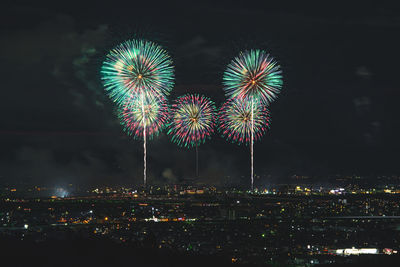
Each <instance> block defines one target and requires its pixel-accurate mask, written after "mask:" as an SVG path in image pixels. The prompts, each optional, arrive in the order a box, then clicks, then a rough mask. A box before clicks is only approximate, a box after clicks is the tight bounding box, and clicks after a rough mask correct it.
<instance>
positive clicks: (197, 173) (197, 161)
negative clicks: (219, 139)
mask: <svg viewBox="0 0 400 267" xmlns="http://www.w3.org/2000/svg"><path fill="white" fill-rule="evenodd" d="M196 177H199V149H198V145H197V144H196Z"/></svg>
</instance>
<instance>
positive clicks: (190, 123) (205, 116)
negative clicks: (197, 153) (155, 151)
mask: <svg viewBox="0 0 400 267" xmlns="http://www.w3.org/2000/svg"><path fill="white" fill-rule="evenodd" d="M215 110H216V109H215V104H214V102H212V101H211V100H210V99H208V98H207V97H204V96H200V95H191V94H187V95H184V96H181V97H179V98H178V99H177V100H176V101H175V103H174V104H173V105H172V108H171V117H172V119H171V122H170V125H169V130H168V134H170V135H171V136H172V141H173V142H175V143H176V144H178V145H179V146H183V147H193V146H198V145H200V144H202V143H204V142H205V140H206V139H207V138H210V135H211V134H212V133H214V124H215Z"/></svg>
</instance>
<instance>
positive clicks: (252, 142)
mask: <svg viewBox="0 0 400 267" xmlns="http://www.w3.org/2000/svg"><path fill="white" fill-rule="evenodd" d="M253 145H254V103H253V99H251V144H250V157H251V160H250V161H251V171H250V177H251V190H253V188H254V150H253Z"/></svg>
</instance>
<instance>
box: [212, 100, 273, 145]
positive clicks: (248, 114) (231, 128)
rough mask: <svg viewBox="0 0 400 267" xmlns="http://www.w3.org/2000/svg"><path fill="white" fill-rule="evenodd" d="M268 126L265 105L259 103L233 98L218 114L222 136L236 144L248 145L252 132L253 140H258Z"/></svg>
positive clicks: (268, 118) (267, 112) (268, 121)
mask: <svg viewBox="0 0 400 267" xmlns="http://www.w3.org/2000/svg"><path fill="white" fill-rule="evenodd" d="M252 103H253V109H252ZM252 111H253V112H252ZM252 113H253V115H252ZM252 118H253V123H252ZM269 126H270V113H269V111H268V109H267V108H266V107H265V105H262V104H260V103H259V102H251V101H243V100H242V99H240V98H234V99H230V100H228V101H227V102H225V103H224V104H223V105H222V107H221V109H220V112H219V130H220V132H221V134H222V136H223V137H225V138H226V139H227V140H228V141H232V142H236V143H238V144H242V143H245V144H246V145H247V144H250V143H251V140H252V132H253V135H254V136H253V140H254V141H257V140H259V139H260V138H261V137H262V136H263V135H264V134H265V133H266V131H267V129H268V128H269ZM252 129H253V131H252Z"/></svg>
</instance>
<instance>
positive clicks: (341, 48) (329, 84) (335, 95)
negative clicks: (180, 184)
mask: <svg viewBox="0 0 400 267" xmlns="http://www.w3.org/2000/svg"><path fill="white" fill-rule="evenodd" d="M165 2H167V1H165ZM190 2H191V1H186V2H184V4H180V5H178V4H169V5H167V4H165V3H164V5H158V4H157V3H154V2H152V4H151V5H143V4H140V3H135V2H134V1H131V2H130V4H129V5H127V4H124V5H118V4H117V3H114V4H113V5H110V3H107V4H99V3H96V4H82V3H80V4H79V5H75V4H69V5H68V3H69V2H63V5H60V6H57V5H55V4H53V5H48V4H42V5H41V4H38V3H37V2H35V4H29V3H24V2H18V3H16V4H9V5H8V6H3V7H2V9H1V11H0V14H1V15H0V30H1V35H0V51H1V52H0V60H1V63H2V64H1V65H0V73H1V77H2V79H1V85H0V86H1V92H2V96H1V97H0V109H1V112H0V120H1V124H0V148H1V150H0V181H6V182H19V181H28V182H34V183H69V182H73V183H76V182H78V183H91V184H95V183H114V182H115V183H131V182H132V181H133V182H138V183H139V182H140V181H141V179H142V144H141V143H140V142H138V141H134V140H130V139H129V138H127V137H125V135H124V133H123V132H122V130H121V127H120V126H119V124H118V121H117V120H116V116H115V114H114V109H113V106H112V104H111V102H110V101H109V100H108V99H107V97H106V96H105V95H104V92H103V88H102V85H101V82H100V78H99V69H100V66H101V63H102V61H103V60H104V56H105V54H106V53H107V51H108V50H109V49H110V48H112V47H113V46H115V45H117V44H118V43H120V42H122V41H124V40H126V39H129V38H146V39H149V40H152V41H155V42H158V43H160V44H161V45H162V46H164V47H165V48H166V49H167V50H168V51H169V53H170V54H171V56H172V58H173V60H174V63H175V73H176V86H175V88H174V90H173V93H172V95H171V97H170V100H172V99H174V98H176V97H177V96H179V95H182V94H184V93H186V92H197V93H202V94H205V95H207V96H209V97H211V98H212V99H213V100H214V101H215V102H216V103H217V105H220V104H221V103H222V102H223V101H224V94H223V90H222V85H221V84H222V74H223V71H224V70H225V67H226V65H227V64H228V63H229V61H230V60H231V59H232V58H233V57H234V56H236V55H237V54H238V52H239V51H240V50H243V49H248V48H260V49H265V50H267V51H269V52H270V53H271V54H272V55H273V56H274V57H275V58H276V59H277V60H278V61H279V63H280V64H281V66H282V69H283V75H284V87H283V91H282V94H281V95H280V98H279V99H278V100H277V101H276V102H274V103H273V104H272V105H271V111H272V127H271V129H270V131H269V133H268V134H267V135H266V136H264V138H263V139H262V141H260V142H258V143H256V146H255V173H256V174H257V175H260V176H261V178H259V179H258V181H257V183H258V184H263V183H268V181H270V180H276V181H279V180H282V181H285V179H286V178H287V177H288V176H290V175H292V174H304V175H313V176H319V177H321V179H324V178H323V177H326V176H327V175H330V174H336V173H341V174H361V175H377V174H399V173H400V164H399V156H398V155H399V148H400V142H399V138H398V137H399V135H400V131H399V130H400V125H399V119H398V115H399V114H400V112H399V105H398V103H399V96H400V93H399V89H400V86H399V82H398V80H399V74H398V72H399V59H400V57H399V48H400V38H399V32H400V10H399V9H396V8H395V6H394V5H392V6H391V5H384V4H381V5H380V6H372V5H371V6H368V5H365V4H362V3H363V2H361V1H356V2H354V1H352V4H346V5H343V6H340V5H327V4H326V3H323V4H314V5H310V6H305V5H296V6H291V5H289V4H287V3H285V4H276V3H275V4H270V3H268V2H266V1H264V2H263V4H262V5H260V4H259V3H254V4H253V3H252V2H248V3H247V2H246V3H245V2H242V3H241V4H232V3H230V1H223V2H220V3H219V4H205V3H203V4H202V2H201V1H199V3H198V4H194V3H190ZM320 2H326V1H320ZM148 148H149V158H148V162H149V175H150V177H151V178H150V179H152V181H153V182H175V181H181V180H182V179H184V178H187V177H193V175H194V159H195V154H194V150H187V149H182V148H178V147H177V146H176V145H174V144H172V143H171V142H170V141H169V138H168V137H167V136H165V135H164V134H162V135H161V136H160V137H159V138H158V139H157V140H153V141H151V142H150V143H149V146H148ZM200 172H201V176H202V177H201V178H199V180H200V181H202V182H210V183H217V184H225V183H228V182H234V183H238V182H239V183H242V184H246V183H248V175H249V152H248V148H247V147H245V146H238V145H234V144H230V143H228V142H226V141H225V140H224V139H222V138H221V137H219V136H218V135H215V136H214V137H213V139H212V140H210V141H208V142H207V143H206V144H205V145H203V146H201V147H200ZM267 175H271V177H269V178H268V177H267ZM242 176H243V177H242Z"/></svg>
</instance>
